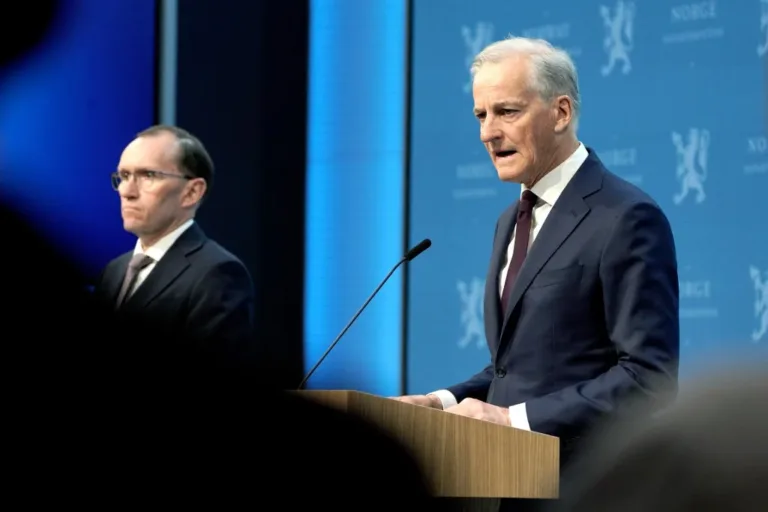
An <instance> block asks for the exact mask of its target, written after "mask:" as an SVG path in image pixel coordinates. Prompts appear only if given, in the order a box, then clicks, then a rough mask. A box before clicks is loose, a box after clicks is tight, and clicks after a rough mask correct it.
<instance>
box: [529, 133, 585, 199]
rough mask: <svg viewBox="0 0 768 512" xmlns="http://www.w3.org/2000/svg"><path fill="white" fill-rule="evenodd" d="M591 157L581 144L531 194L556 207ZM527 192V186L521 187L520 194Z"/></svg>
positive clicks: (545, 176) (537, 183)
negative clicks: (573, 179) (580, 169)
mask: <svg viewBox="0 0 768 512" xmlns="http://www.w3.org/2000/svg"><path fill="white" fill-rule="evenodd" d="M588 156H589V152H588V151H587V148H585V147H584V144H582V143H581V142H580V143H579V147H577V148H576V151H574V152H573V153H572V154H571V156H569V157H568V158H566V159H565V161H563V163H561V164H560V165H558V166H557V167H555V168H554V169H552V170H551V171H550V172H548V173H547V174H545V175H544V177H543V178H541V179H540V180H539V181H538V182H536V184H535V185H534V186H533V187H532V188H531V192H533V193H534V194H536V197H538V198H539V199H540V200H541V201H544V202H545V203H547V204H548V205H550V206H554V205H555V202H557V199H558V198H559V197H560V194H562V193H563V190H565V187H566V186H567V185H568V182H570V181H571V178H573V177H574V176H575V175H576V172H577V171H578V170H579V168H580V167H581V165H582V164H583V163H584V161H585V160H586V159H587V157H588ZM525 190H526V187H525V185H523V186H522V187H521V190H520V194H521V195H522V193H523V191H525Z"/></svg>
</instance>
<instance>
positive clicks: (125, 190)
mask: <svg viewBox="0 0 768 512" xmlns="http://www.w3.org/2000/svg"><path fill="white" fill-rule="evenodd" d="M213 175H214V167H213V162H212V160H211V158H210V156H209V155H208V153H207V151H206V149H205V147H204V146H203V144H202V143H201V142H200V141H199V140H198V139H197V138H196V137H194V136H193V135H191V134H190V133H188V132H187V131H185V130H182V129H180V128H177V127H173V126H154V127H151V128H149V129H147V130H144V131H143V132H141V133H139V134H138V135H137V137H136V138H135V139H134V140H133V141H132V142H131V143H130V144H129V145H128V146H127V147H126V148H125V150H124V151H123V154H122V156H121V158H120V163H119V165H118V169H117V171H116V172H115V173H114V174H113V175H112V185H113V187H114V189H115V190H116V191H117V192H118V193H119V194H120V203H121V212H122V217H123V225H124V228H125V229H126V230H127V231H129V232H131V233H133V234H135V235H136V236H137V237H138V240H137V241H136V247H135V248H134V250H133V251H131V252H129V253H126V254H123V255H122V256H120V257H118V258H116V259H115V260H113V261H111V262H110V263H109V264H108V265H107V267H106V268H105V270H104V272H103V273H102V275H101V277H100V279H99V281H98V283H97V285H96V287H95V293H96V297H97V298H98V300H99V302H100V303H101V304H103V305H105V306H106V307H107V308H109V309H117V310H118V311H119V312H120V314H121V316H122V317H123V318H124V319H125V320H127V321H128V322H130V321H131V319H132V318H134V317H136V316H137V315H141V318H142V319H143V320H145V321H149V322H151V324H152V325H153V326H154V327H155V328H157V329H160V330H161V331H162V332H168V333H169V334H172V335H173V336H174V337H175V338H180V339H184V340H185V342H189V343H193V344H194V345H195V346H196V347H197V348H199V349H201V350H204V351H210V352H211V354H217V355H221V356H223V357H225V358H226V359H228V360H230V361H232V362H236V361H238V360H242V362H246V361H247V360H248V359H249V358H251V357H254V356H255V350H254V347H253V343H254V334H253V307H254V292H253V284H252V281H251V277H250V275H249V273H248V271H247V270H246V268H245V266H244V265H243V264H242V262H241V261H240V260H239V259H238V258H237V257H235V256H234V255H232V254H231V253H229V252H228V251H227V250H225V249H224V248H222V247H221V246H220V245H218V244H217V243H216V242H214V241H213V240H211V239H209V238H207V237H206V236H205V234H204V233H203V231H202V229H201V228H200V227H199V226H198V225H197V224H196V223H195V221H194V216H195V212H196V211H197V208H198V207H199V206H200V203H201V202H202V201H203V199H204V198H205V197H206V195H207V194H208V192H209V191H210V188H211V186H212V183H213Z"/></svg>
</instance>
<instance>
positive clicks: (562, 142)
mask: <svg viewBox="0 0 768 512" xmlns="http://www.w3.org/2000/svg"><path fill="white" fill-rule="evenodd" d="M472 71H473V76H474V84H473V95H474V103H475V104H474V113H475V116H476V117H477V119H478V121H479V124H480V136H481V139H482V141H483V143H484V145H485V147H486V149H487V150H488V153H489V154H490V156H491V159H492V161H493V163H494V166H495V167H496V169H497V172H498V175H499V178H500V179H501V180H503V181H507V182H515V183H521V184H522V194H521V198H520V199H519V200H518V201H516V202H515V203H514V204H513V205H512V206H510V207H509V208H508V209H507V210H506V211H505V212H503V213H502V214H501V217H500V218H499V220H498V222H497V225H496V233H495V235H494V241H493V251H492V257H491V262H490V267H489V270H488V276H487V280H486V291H485V305H484V308H485V309H484V311H485V331H486V337H487V341H488V346H489V348H490V355H491V362H490V364H489V365H488V366H487V367H486V368H484V369H483V370H482V371H480V372H479V373H478V374H476V375H474V376H473V377H471V378H470V379H469V380H467V381H465V382H462V383H459V384H456V385H454V386H451V387H449V388H447V389H443V390H438V391H435V392H434V393H431V394H429V395H413V396H406V397H400V400H403V401H407V402H411V403H416V404H420V405H424V406H429V407H435V408H442V409H445V410H447V411H448V412H452V413H456V414H461V415H465V416H469V417H474V418H480V419H483V420H487V421H492V422H495V423H500V424H504V425H511V426H513V427H516V428H520V429H526V430H533V431H536V432H542V433H545V434H550V435H554V436H557V437H559V438H560V440H561V459H562V461H563V462H567V458H568V455H569V454H570V452H571V450H572V448H573V447H574V445H575V444H578V443H575V441H576V440H577V439H578V438H580V437H581V436H583V435H584V434H585V432H587V431H589V430H590V428H591V427H592V426H594V425H595V424H596V423H597V422H600V421H603V420H605V419H606V418H610V417H613V416H619V415H621V414H622V412H623V411H626V410H630V408H632V410H634V408H633V405H637V402H638V401H641V402H646V401H650V402H651V403H654V402H655V405H656V406H658V407H660V406H662V405H663V404H664V403H665V400H663V399H662V398H660V397H661V396H665V397H666V396H669V392H670V390H673V391H674V390H675V389H676V387H677V373H678V352H679V317H678V277H677V263H676V254H675V245H674V240H673V237H672V232H671V229H670V225H669V223H668V221H667V219H666V217H665V215H664V213H663V212H662V211H661V209H660V208H659V206H658V205H657V204H656V203H655V202H654V201H653V200H652V199H651V198H650V197H649V196H648V195H646V194H645V193H644V192H642V191H641V190H639V189H638V188H636V187H635V186H633V185H631V184H629V183H627V182H626V181H624V180H622V179H621V178H619V177H617V176H615V175H614V174H611V173H610V172H609V171H608V170H607V169H606V168H605V167H604V166H603V164H602V163H601V162H600V160H599V158H598V156H597V155H596V154H595V152H594V151H593V150H592V149H589V148H586V147H585V146H584V145H582V144H581V143H580V142H579V140H578V138H577V135H576V127H577V120H578V115H579V91H578V80H577V75H576V70H575V67H574V65H573V63H572V61H571V59H570V58H569V57H568V55H567V54H566V53H565V52H562V51H560V50H558V49H555V48H553V47H552V46H551V45H549V44H548V43H547V42H545V41H540V40H529V39H524V38H510V39H507V40H504V41H501V42H498V43H495V44H492V45H490V46H489V47H487V48H486V49H485V50H483V51H482V52H481V53H480V54H479V55H478V56H477V57H476V59H475V62H474V64H473V66H472ZM646 403H648V402H646Z"/></svg>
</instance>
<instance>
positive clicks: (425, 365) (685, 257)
mask: <svg viewBox="0 0 768 512" xmlns="http://www.w3.org/2000/svg"><path fill="white" fill-rule="evenodd" d="M508 34H514V35H523V36H529V37H541V38H545V39H547V40H549V41H550V42H552V43H553V44H555V45H557V46H560V47H562V48H565V49H567V50H568V51H569V52H570V54H571V55H572V57H573V58H574V60H575V62H576V65H577V68H578V70H579V73H580V85H581V91H582V95H583V98H582V99H583V115H582V120H581V126H580V133H579V136H580V139H581V140H582V141H583V142H584V143H585V144H586V145H588V146H590V147H592V148H594V149H595V150H596V151H597V152H598V155H599V156H600V158H601V159H602V160H603V162H604V163H605V164H606V165H607V166H608V168H609V169H611V170H612V171H613V172H615V173H617V174H619V175H620V176H623V177H624V178H626V179H627V180H629V181H631V182H633V183H636V184H637V185H639V186H640V187H641V188H643V189H645V190H646V191H648V192H649V193H650V194H651V195H652V196H653V197H654V198H655V199H656V200H657V201H658V202H659V204H660V205H661V207H662V208H663V209H664V211H665V212H667V214H668V215H669V218H670V220H671V222H672V225H673V229H674V233H675V236H676V241H677V246H678V259H679V266H680V287H681V288H680V290H681V305H680V314H681V320H682V323H681V330H682V332H681V334H682V345H683V346H682V358H683V359H682V371H683V373H684V374H687V373H689V372H690V371H695V370H696V369H698V368H701V365H703V364H709V363H715V362H720V361H722V360H723V359H724V358H739V357H756V356H765V354H766V352H767V350H766V348H768V291H767V288H768V236H766V235H765V233H766V227H765V226H764V225H763V223H764V222H765V221H766V220H768V208H766V206H765V203H764V198H765V196H766V194H767V193H768V143H767V139H766V123H765V121H766V120H765V115H764V114H765V112H766V88H765V65H766V64H765V62H766V59H768V51H767V48H768V2H767V1H766V0H762V1H761V0H745V1H744V2H725V1H722V0H709V1H703V2H690V3H685V2H669V1H667V0H653V1H646V2H637V3H634V2H629V1H623V0H617V1H613V0H611V1H607V0H584V1H582V2H572V1H566V0H542V1H539V2H535V3H520V2H508V1H503V0H477V1H475V2H464V1H461V0H419V1H417V2H414V13H413V34H412V40H413V57H412V97H411V100H412V118H411V139H410V147H411V148H412V149H411V158H410V187H411V188H410V204H409V207H410V228H409V230H410V241H411V243H415V242H417V241H418V240H420V239H421V238H423V237H425V236H429V237H431V238H432V239H433V241H434V248H433V249H432V251H433V252H432V254H431V258H432V262H431V264H430V265H425V266H422V267H420V268H419V269H418V271H416V270H414V271H413V272H411V273H410V274H409V282H408V296H407V304H408V319H409V323H408V328H407V365H406V372H407V381H408V389H407V391H408V392H411V393H422V392H428V391H431V390H434V389H436V388H439V387H443V386H446V385H450V384H453V383H455V382H457V381H460V380H463V379H465V378H467V377H468V376H470V375H471V374H472V373H474V372H476V371H478V370H480V369H481V368H482V367H483V366H485V365H486V364H487V363H488V361H489V355H488V349H487V347H486V342H485V334H484V331H483V320H482V300H483V287H484V280H485V274H486V270H487V265H488V261H489V256H490V251H491V243H492V237H493V231H494V226H495V222H496V219H497V218H498V215H499V214H500V213H501V212H502V211H503V210H504V208H506V207H507V206H508V205H509V204H510V203H512V202H513V201H514V200H515V199H516V198H517V197H518V196H519V193H520V187H519V186H517V185H509V184H501V183H500V182H499V181H498V179H497V176H496V173H495V170H494V168H493V166H492V165H491V162H490V160H489V158H488V156H487V154H486V153H485V150H484V149H483V147H482V145H481V143H480V140H479V129H478V125H477V122H476V121H475V120H474V118H473V116H472V106H473V105H472V97H471V90H470V84H469V79H470V77H469V71H468V69H469V64H470V62H471V58H472V56H473V55H474V54H475V53H476V52H478V51H479V50H480V49H482V48H483V46H485V45H486V44H488V43H489V42H491V41H493V40H496V39H500V38H503V37H505V36H506V35H508Z"/></svg>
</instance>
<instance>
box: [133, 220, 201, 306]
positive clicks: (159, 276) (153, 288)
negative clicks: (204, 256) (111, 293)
mask: <svg viewBox="0 0 768 512" xmlns="http://www.w3.org/2000/svg"><path fill="white" fill-rule="evenodd" d="M205 240H206V238H205V235H204V234H203V231H202V229H200V227H198V226H197V223H195V224H192V226H190V227H189V229H187V230H186V231H185V232H184V234H182V235H181V236H180V237H179V239H178V240H176V242H175V243H174V244H173V245H172V246H171V248H170V249H169V250H168V252H166V253H165V255H164V256H163V257H162V259H161V260H160V261H159V262H158V263H157V265H156V266H155V268H154V269H153V270H152V272H150V273H149V275H148V276H147V278H146V280H145V281H144V282H143V283H142V284H141V286H139V288H138V289H137V290H136V292H135V293H134V294H133V295H131V296H130V297H129V298H128V300H127V301H126V302H125V307H130V308H132V309H133V308H145V307H147V306H149V305H150V303H151V302H152V301H153V300H154V299H156V298H157V297H158V296H159V295H160V294H161V293H163V292H164V291H165V290H166V289H167V288H168V287H169V286H170V285H171V284H172V283H173V282H174V281H176V279H178V278H179V276H181V275H182V274H183V273H184V272H185V271H186V270H187V268H189V265H190V263H189V260H188V258H187V256H189V255H190V254H191V253H193V252H195V251H197V250H198V249H200V247H202V245H203V243H205Z"/></svg>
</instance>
